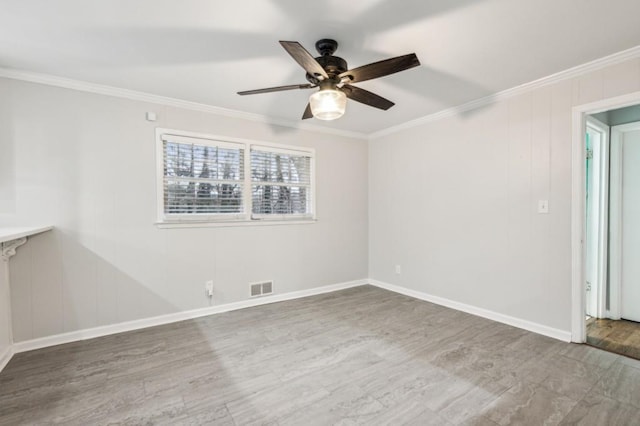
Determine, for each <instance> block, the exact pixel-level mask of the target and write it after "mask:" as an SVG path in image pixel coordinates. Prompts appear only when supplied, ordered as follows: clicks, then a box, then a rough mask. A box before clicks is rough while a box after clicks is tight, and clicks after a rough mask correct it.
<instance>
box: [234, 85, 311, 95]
mask: <svg viewBox="0 0 640 426" xmlns="http://www.w3.org/2000/svg"><path fill="white" fill-rule="evenodd" d="M313 87H316V86H314V85H313V84H290V85H289V86H278V87H268V88H266V89H255V90H245V91H244V92H238V95H255V94H258V93H269V92H281V91H283V90H295V89H311V88H313Z"/></svg>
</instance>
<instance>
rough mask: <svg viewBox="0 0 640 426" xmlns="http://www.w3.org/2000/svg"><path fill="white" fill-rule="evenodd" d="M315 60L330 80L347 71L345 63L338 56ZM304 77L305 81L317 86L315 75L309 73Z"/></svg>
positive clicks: (320, 57) (322, 57)
mask: <svg viewBox="0 0 640 426" xmlns="http://www.w3.org/2000/svg"><path fill="white" fill-rule="evenodd" d="M315 59H316V61H318V63H319V64H320V66H321V67H322V68H324V70H325V71H326V72H327V74H328V75H329V78H330V79H333V78H335V77H337V76H338V75H339V74H342V73H343V72H345V71H347V70H348V69H349V68H348V66H347V61H345V60H344V59H342V58H341V57H339V56H332V55H327V56H318V57H317V58H315ZM306 77H307V80H308V81H309V82H310V83H313V84H318V82H319V81H320V80H319V79H318V78H317V77H316V76H315V75H311V74H309V73H307V76H306Z"/></svg>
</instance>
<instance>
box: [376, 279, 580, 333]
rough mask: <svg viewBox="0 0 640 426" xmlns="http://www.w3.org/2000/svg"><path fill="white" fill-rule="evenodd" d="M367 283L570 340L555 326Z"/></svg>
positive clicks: (398, 287) (418, 292) (414, 292)
mask: <svg viewBox="0 0 640 426" xmlns="http://www.w3.org/2000/svg"><path fill="white" fill-rule="evenodd" d="M369 284H371V285H374V286H376V287H380V288H383V289H385V290H389V291H393V292H395V293H400V294H404V295H405V296H409V297H414V298H416V299H420V300H424V301H427V302H431V303H435V304H436V305H441V306H445V307H447V308H451V309H455V310H457V311H462V312H466V313H468V314H472V315H477V316H479V317H482V318H487V319H490V320H493V321H497V322H501V323H503V324H507V325H511V326H513V327H518V328H522V329H523V330H527V331H531V332H534V333H538V334H542V335H543V336H547V337H552V338H554V339H558V340H562V341H563V342H570V341H571V332H570V331H565V330H559V329H557V328H552V327H548V326H546V325H542V324H538V323H535V322H531V321H527V320H523V319H521V318H516V317H512V316H509V315H504V314H500V313H498V312H494V311H490V310H488V309H483V308H478V307H476V306H471V305H467V304H464V303H460V302H456V301H453V300H449V299H445V298H444V297H439V296H433V295H431V294H428V293H423V292H421V291H417V290H411V289H408V288H405V287H401V286H398V285H395V284H389V283H385V282H382V281H377V280H371V279H370V280H369Z"/></svg>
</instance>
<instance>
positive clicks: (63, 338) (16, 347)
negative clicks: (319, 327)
mask: <svg viewBox="0 0 640 426" xmlns="http://www.w3.org/2000/svg"><path fill="white" fill-rule="evenodd" d="M368 283H369V280H367V279H362V280H356V281H348V282H344V283H339V284H332V285H327V286H323V287H316V288H312V289H309V290H300V291H292V292H289V293H283V294H274V295H272V296H265V297H257V298H253V299H248V300H242V301H240V302H234V303H227V304H224V305H216V306H210V307H207V308H202V309H194V310H191V311H184V312H176V313H173V314H167V315H160V316H157V317H152V318H144V319H140V320H134V321H127V322H122V323H119V324H113V325H105V326H102V327H95V328H89V329H84V330H77V331H70V332H68V333H61V334H56V335H53V336H47V337H41V338H38V339H32V340H25V341H23V342H16V343H14V344H13V348H10V351H11V352H13V353H20V352H26V351H31V350H34V349H40V348H45V347H49V346H55V345H61V344H64V343H70V342H76V341H79V340H86V339H93V338H94V337H101V336H107V335H110V334H115V333H122V332H125V331H132V330H139V329H141V328H147V327H153V326H156V325H163V324H169V323H173V322H178V321H184V320H188V319H193V318H199V317H204V316H207V315H213V314H219V313H222V312H229V311H235V310H237V309H244V308H250V307H252V306H259V305H266V304H269V303H275V302H282V301H285V300H292V299H299V298H301V297H307V296H314V295H317V294H322V293H330V292H333V291H338V290H344V289H347V288H351V287H357V286H361V285H365V284H368ZM11 355H12V354H11ZM2 359H3V358H0V360H2ZM9 359H11V356H9ZM9 359H7V361H6V362H9ZM0 366H2V367H4V366H3V365H2V364H1V363H0ZM0 371H2V368H0Z"/></svg>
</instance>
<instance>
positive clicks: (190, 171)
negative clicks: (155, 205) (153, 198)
mask: <svg viewBox="0 0 640 426" xmlns="http://www.w3.org/2000/svg"><path fill="white" fill-rule="evenodd" d="M162 143H163V147H162V148H163V161H164V164H163V166H164V167H163V168H164V170H163V185H164V187H163V194H164V213H165V216H167V217H168V218H169V219H171V218H174V219H196V220H198V219H200V220H203V219H206V217H207V216H214V215H215V216H219V215H228V216H231V218H235V217H236V216H238V215H243V214H244V202H243V196H244V179H245V172H244V156H245V147H244V145H243V144H233V143H228V142H216V141H213V140H208V139H199V138H191V137H185V136H172V135H163V136H162Z"/></svg>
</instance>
